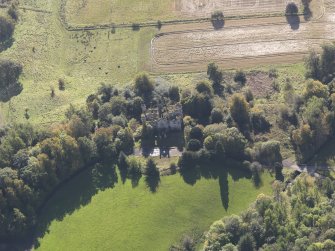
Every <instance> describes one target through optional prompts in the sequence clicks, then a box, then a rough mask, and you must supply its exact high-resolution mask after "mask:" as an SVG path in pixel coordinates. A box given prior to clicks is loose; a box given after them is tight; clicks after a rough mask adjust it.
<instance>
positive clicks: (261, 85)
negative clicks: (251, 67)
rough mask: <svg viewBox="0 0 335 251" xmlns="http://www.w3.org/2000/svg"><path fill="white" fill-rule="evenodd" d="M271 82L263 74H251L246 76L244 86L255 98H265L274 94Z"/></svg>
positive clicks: (271, 79) (266, 75) (267, 75)
mask: <svg viewBox="0 0 335 251" xmlns="http://www.w3.org/2000/svg"><path fill="white" fill-rule="evenodd" d="M273 81H274V79H273V78H270V77H269V74H267V73H265V72H251V73H249V74H248V75H247V84H246V85H247V86H248V87H249V88H250V90H251V91H252V93H253V94H254V96H255V97H256V98H265V97H267V96H269V95H271V94H272V93H273V92H274V90H273V85H272V83H273Z"/></svg>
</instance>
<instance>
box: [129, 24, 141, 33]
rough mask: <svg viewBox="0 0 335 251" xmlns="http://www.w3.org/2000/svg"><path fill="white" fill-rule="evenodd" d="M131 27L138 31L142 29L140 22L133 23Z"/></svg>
mask: <svg viewBox="0 0 335 251" xmlns="http://www.w3.org/2000/svg"><path fill="white" fill-rule="evenodd" d="M131 28H132V29H133V31H138V30H140V24H138V23H133V24H132V25H131Z"/></svg>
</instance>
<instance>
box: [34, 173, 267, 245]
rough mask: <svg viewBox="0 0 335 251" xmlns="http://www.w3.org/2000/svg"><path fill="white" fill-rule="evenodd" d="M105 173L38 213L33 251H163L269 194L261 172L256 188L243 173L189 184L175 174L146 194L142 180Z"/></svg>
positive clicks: (69, 188) (87, 176)
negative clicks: (37, 236)
mask: <svg viewBox="0 0 335 251" xmlns="http://www.w3.org/2000/svg"><path fill="white" fill-rule="evenodd" d="M231 168H232V170H233V167H231ZM110 170H111V172H110V174H109V175H104V176H103V177H104V178H103V179H104V181H103V182H97V180H96V179H93V178H92V176H91V171H90V170H87V171H85V172H84V173H82V174H80V175H79V176H77V177H76V178H75V179H74V180H73V181H71V182H70V183H69V184H67V185H65V186H64V187H62V188H61V189H60V190H59V191H58V192H57V193H56V194H55V196H54V197H53V198H52V199H51V200H50V201H49V202H48V204H47V205H46V207H45V208H44V210H43V211H42V213H41V217H40V222H41V224H40V232H41V233H42V236H43V235H44V236H43V237H41V238H40V239H39V248H37V249H38V250H120V251H122V250H155V251H156V250H167V249H168V248H169V246H170V245H171V244H173V243H177V242H178V241H179V239H180V238H181V237H182V235H183V234H198V235H199V234H201V233H202V232H203V231H205V230H206V229H207V228H208V227H209V226H210V224H212V222H213V221H214V220H217V219H219V218H221V217H223V216H224V215H229V214H232V213H235V214H236V213H239V212H241V211H242V210H244V209H246V208H247V207H248V205H249V204H250V203H251V202H253V201H254V199H255V198H256V197H257V195H258V194H259V193H265V194H270V193H271V185H270V183H271V181H272V180H273V178H272V177H271V175H270V174H269V173H267V172H266V173H264V174H263V175H262V176H261V179H262V185H261V186H259V188H256V187H255V185H254V184H253V182H252V180H251V179H249V175H248V174H247V173H244V172H240V171H235V172H231V171H229V172H227V171H224V172H223V174H222V175H218V176H217V177H211V178H209V177H207V178H201V179H198V180H197V181H196V182H195V183H193V185H189V184H186V183H185V182H184V181H183V178H182V177H181V176H180V175H178V174H176V175H173V176H164V177H161V181H160V184H159V187H158V189H157V192H156V193H151V192H150V191H149V188H148V187H147V185H146V184H145V182H144V179H143V178H142V179H141V180H140V182H139V184H138V186H137V187H133V186H132V184H131V182H130V181H129V180H128V181H126V182H125V183H124V184H122V182H121V181H120V180H119V178H118V176H117V175H115V172H114V171H115V170H114V171H113V169H112V168H111V169H110ZM224 177H225V178H224ZM184 178H185V177H184ZM97 184H100V185H98V187H97ZM101 184H103V185H101ZM96 188H97V189H96ZM223 195H224V196H223ZM224 205H227V210H225V206H224Z"/></svg>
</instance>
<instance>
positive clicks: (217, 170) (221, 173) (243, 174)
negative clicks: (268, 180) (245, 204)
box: [180, 160, 261, 210]
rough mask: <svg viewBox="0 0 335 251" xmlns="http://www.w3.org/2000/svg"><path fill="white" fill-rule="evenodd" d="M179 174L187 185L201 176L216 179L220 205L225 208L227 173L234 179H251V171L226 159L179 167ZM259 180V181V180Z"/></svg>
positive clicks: (227, 190) (227, 199) (227, 186)
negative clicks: (221, 161) (218, 186)
mask: <svg viewBox="0 0 335 251" xmlns="http://www.w3.org/2000/svg"><path fill="white" fill-rule="evenodd" d="M180 175H181V176H182V178H183V180H184V181H185V182H186V183H187V184H189V185H192V186H193V185H195V184H196V182H197V181H198V180H200V179H201V178H205V179H218V181H219V185H220V196H221V202H222V206H223V208H224V209H225V210H227V209H228V207H229V184H228V175H230V176H231V178H232V179H233V180H234V181H238V180H239V179H241V178H247V179H251V177H252V174H251V171H250V170H249V169H247V168H245V167H244V165H243V164H242V163H241V162H236V161H233V160H227V161H224V162H223V163H214V164H213V163H211V164H209V163H207V164H205V163H204V164H202V165H197V166H195V167H194V168H191V167H189V168H187V169H186V170H183V169H181V170H180ZM260 182H261V181H260Z"/></svg>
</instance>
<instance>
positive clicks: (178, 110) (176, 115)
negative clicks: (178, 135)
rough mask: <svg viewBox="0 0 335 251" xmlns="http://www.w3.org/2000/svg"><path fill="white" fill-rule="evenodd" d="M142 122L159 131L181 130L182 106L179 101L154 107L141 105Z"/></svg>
mask: <svg viewBox="0 0 335 251" xmlns="http://www.w3.org/2000/svg"><path fill="white" fill-rule="evenodd" d="M142 122H143V123H147V124H149V125H151V126H152V127H153V128H154V129H156V130H158V131H160V132H170V131H181V130H182V125H183V108H182V106H181V104H180V103H177V104H174V105H166V106H163V105H159V106H158V107H154V108H148V109H147V108H146V107H145V105H143V106H142Z"/></svg>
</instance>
